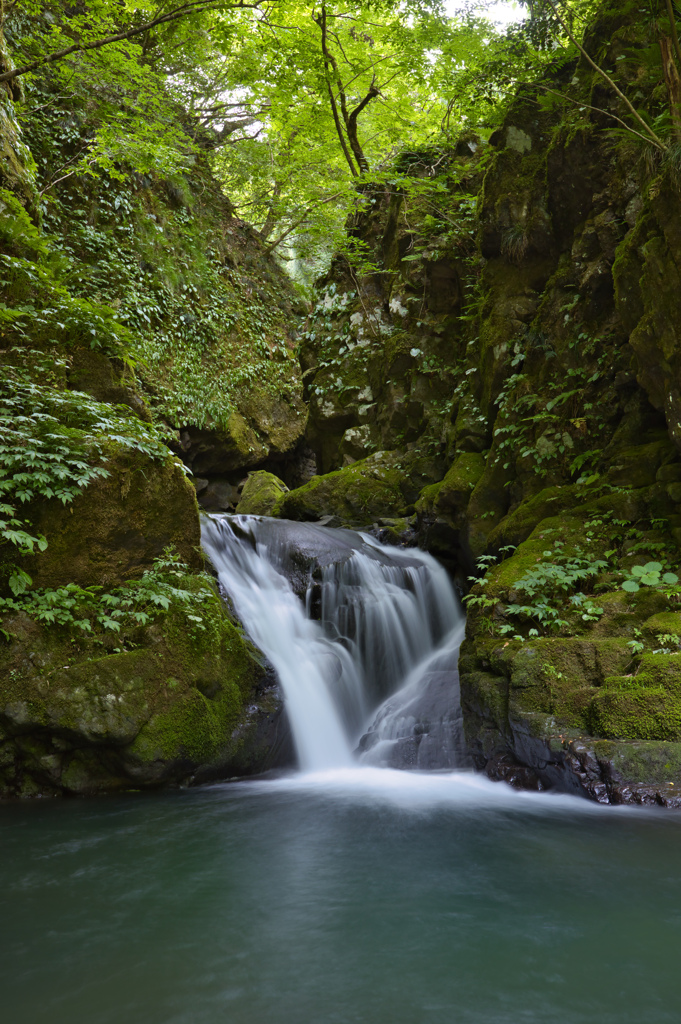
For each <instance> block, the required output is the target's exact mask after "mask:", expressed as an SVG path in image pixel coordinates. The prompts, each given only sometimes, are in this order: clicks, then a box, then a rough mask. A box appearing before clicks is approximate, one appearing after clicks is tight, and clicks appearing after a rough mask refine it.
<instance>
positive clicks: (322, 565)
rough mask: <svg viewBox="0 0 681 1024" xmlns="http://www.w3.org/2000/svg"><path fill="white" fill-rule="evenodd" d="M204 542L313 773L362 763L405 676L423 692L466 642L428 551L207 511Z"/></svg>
mask: <svg viewBox="0 0 681 1024" xmlns="http://www.w3.org/2000/svg"><path fill="white" fill-rule="evenodd" d="M202 542H203V546H204V548H205V550H206V552H207V554H208V555H209V557H210V559H211V561H212V563H213V565H214V566H215V569H216V570H217V572H218V576H219V580H220V584H221V585H222V587H223V589H224V591H225V592H226V593H227V594H228V596H229V598H230V599H231V601H232V603H233V605H234V608H235V610H236V612H237V614H238V616H239V618H240V619H241V621H242V622H243V624H244V626H245V628H246V630H247V632H248V633H249V635H250V636H251V638H252V639H253V641H254V643H255V644H256V645H257V646H258V647H259V648H260V650H262V651H263V653H264V654H265V655H266V656H267V658H268V659H269V661H270V662H271V663H272V665H273V666H274V669H275V671H276V673H277V676H278V678H279V681H280V683H281V686H282V690H283V693H284V698H285V702H286V710H287V713H288V717H289V721H290V724H291V730H292V733H293V738H294V742H295V745H296V750H297V753H298V759H299V763H300V767H301V769H302V770H303V771H307V772H312V771H314V772H319V771H325V770H328V769H332V768H342V767H348V766H350V765H352V763H353V760H354V759H353V755H352V750H353V748H354V747H355V746H356V743H357V740H358V739H359V736H360V735H361V733H362V731H363V729H364V728H365V727H366V726H367V724H368V719H369V716H370V715H371V712H372V711H373V710H374V709H375V708H376V707H377V705H378V704H379V703H380V702H381V700H384V699H385V698H386V697H388V696H389V695H390V694H392V693H395V692H396V691H398V690H400V689H401V688H403V687H404V686H405V684H406V685H407V694H408V695H413V691H414V687H415V686H417V685H418V678H419V673H420V674H421V675H423V673H424V671H425V670H426V669H427V667H428V664H429V663H430V662H431V661H432V660H433V658H434V657H436V656H437V654H438V653H441V652H449V653H450V654H451V651H452V645H453V644H454V643H456V646H457V647H458V642H459V641H460V632H461V623H462V621H463V616H462V613H461V611H460V609H459V607H458V604H457V601H456V598H455V596H454V592H453V590H452V586H451V584H450V582H449V579H448V577H447V574H446V573H445V571H444V569H443V568H442V567H441V566H440V565H438V563H437V562H436V561H435V560H434V559H433V558H431V557H430V556H429V555H427V554H425V553H424V552H421V551H416V550H413V549H409V550H407V551H404V550H402V549H399V548H389V547H384V546H383V545H379V544H377V543H376V542H375V541H374V540H373V539H372V538H370V537H368V536H366V535H363V534H355V533H353V532H352V531H347V530H329V529H328V528H325V527H319V526H316V525H314V524H300V523H295V524H294V523H287V522H285V521H283V522H279V521H276V520H267V519H263V518H261V517H257V516H207V517H204V524H203V530H202ZM289 580H293V581H294V585H295V587H296V590H297V591H298V593H296V592H295V591H294V588H293V586H292V585H291V582H289ZM301 598H304V600H303V599H301ZM312 615H314V616H315V618H311V616H312ZM457 697H458V694H457ZM402 724H403V726H404V722H403V723H402Z"/></svg>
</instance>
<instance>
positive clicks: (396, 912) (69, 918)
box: [0, 769, 681, 1024]
mask: <svg viewBox="0 0 681 1024" xmlns="http://www.w3.org/2000/svg"><path fill="white" fill-rule="evenodd" d="M0 894H1V895H0V913H1V915H2V917H1V920H2V940H1V941H2V949H1V950H0V952H1V956H0V1005H2V1019H3V1020H4V1021H6V1022H8V1024H42V1022H46V1024H47V1022H50V1024H67V1022H68V1024H81V1022H82V1024H114V1022H116V1024H121V1022H124V1024H223V1022H225V1024H227V1022H228V1024H326V1022H328V1024H350V1022H352V1024H355V1022H371V1024H407V1022H409V1024H415V1022H416V1024H422V1022H423V1024H469V1022H476V1024H502V1022H503V1024H525V1022H532V1024H535V1022H536V1024H547V1022H549V1021H554V1020H555V1021H565V1022H569V1024H582V1022H584V1024H586V1022H588V1024H610V1022H612V1024H629V1022H631V1024H657V1022H663V1021H664V1022H667V1021H669V1022H672V1021H673V1022H675V1024H678V1021H679V1020H681V985H680V984H679V962H680V955H681V815H678V816H677V815H675V814H673V813H670V812H667V813H664V812H647V811H640V810H639V811H634V810H619V809H615V808H598V807H595V806H593V805H590V804H587V803H586V802H581V801H577V800H573V799H571V798H556V797H551V796H546V795H530V794H517V793H514V792H513V791H511V790H509V789H507V788H506V787H505V786H502V785H500V784H497V785H495V784H492V783H487V782H486V781H484V780H481V779H478V778H476V777H473V776H466V775H461V776H456V775H454V776H452V775H444V774H443V775H431V776H428V775H406V774H404V773H397V772H390V771H381V770H380V769H376V770H373V769H362V770H357V771H353V770H349V771H341V772H335V773H332V774H329V775H325V776H316V777H300V776H299V777H293V778H290V779H280V780H274V781H268V782H244V783H238V784H231V785H229V784H228V785H222V786H215V787H211V788H206V789H200V790H190V791H185V792H177V793H165V794H159V795H152V796H148V795H146V796H145V795H131V796H125V797H116V798H110V799H101V800H92V801H79V802H75V801H74V802H56V801H55V802H50V803H33V804H30V805H5V806H3V807H2V809H1V810H0Z"/></svg>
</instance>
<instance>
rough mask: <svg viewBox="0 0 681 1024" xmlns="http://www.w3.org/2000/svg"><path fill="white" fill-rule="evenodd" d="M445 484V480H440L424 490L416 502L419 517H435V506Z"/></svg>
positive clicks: (428, 485)
mask: <svg viewBox="0 0 681 1024" xmlns="http://www.w3.org/2000/svg"><path fill="white" fill-rule="evenodd" d="M443 483H444V480H440V482H439V483H437V484H427V485H426V486H425V487H424V488H423V490H422V491H421V493H420V494H419V496H418V499H417V501H416V511H417V512H418V513H419V515H433V514H434V513H435V505H436V502H437V498H438V495H439V493H440V488H441V487H442V484H443Z"/></svg>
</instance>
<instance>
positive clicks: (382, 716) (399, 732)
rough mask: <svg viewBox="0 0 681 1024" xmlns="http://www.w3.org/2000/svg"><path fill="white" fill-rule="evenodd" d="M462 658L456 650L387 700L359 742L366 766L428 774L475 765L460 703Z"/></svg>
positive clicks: (437, 660) (441, 655)
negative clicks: (460, 665)
mask: <svg viewBox="0 0 681 1024" xmlns="http://www.w3.org/2000/svg"><path fill="white" fill-rule="evenodd" d="M458 656H459V651H458V647H456V648H454V649H453V650H450V651H449V652H444V653H442V654H440V655H438V656H437V657H436V658H434V659H433V660H432V661H431V663H430V664H429V665H428V667H427V668H426V670H425V671H424V672H422V673H419V675H418V676H417V677H416V678H415V679H413V680H412V681H411V682H409V683H407V685H406V686H405V687H404V689H402V690H400V691H399V692H398V693H396V694H393V696H392V697H389V698H388V700H387V701H386V702H385V703H384V704H383V706H382V707H381V708H380V709H379V711H378V713H377V715H376V717H375V719H374V721H373V723H372V724H371V726H370V728H369V730H368V732H366V733H365V735H364V736H362V738H361V740H360V742H359V747H358V752H359V754H360V757H361V760H362V761H363V762H364V763H365V764H375V765H384V766H386V767H388V768H399V769H420V770H426V771H427V770H432V769H435V770H437V769H442V768H467V767H471V766H472V760H471V756H470V753H469V751H468V746H467V743H466V737H465V735H464V727H463V714H462V711H461V706H460V704H459V673H458V668H457V662H458Z"/></svg>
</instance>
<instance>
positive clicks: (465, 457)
mask: <svg viewBox="0 0 681 1024" xmlns="http://www.w3.org/2000/svg"><path fill="white" fill-rule="evenodd" d="M632 10H633V9H632ZM646 31H648V29H646V28H645V27H644V28H642V27H641V23H640V22H639V21H638V20H637V18H636V17H635V16H634V14H633V13H632V11H626V10H624V9H623V8H622V5H620V4H605V5H604V8H603V13H602V15H601V17H600V19H599V20H598V21H597V23H596V24H595V25H594V26H593V28H592V30H591V32H590V33H589V34H588V35H587V39H586V44H585V45H586V46H587V49H588V50H589V52H590V53H592V54H593V56H594V57H595V58H596V59H597V60H598V61H600V62H601V64H602V65H603V66H607V67H611V66H615V64H616V62H618V61H619V59H620V58H622V61H621V62H620V65H618V66H621V68H622V71H621V75H622V76H623V80H624V81H625V85H626V90H627V92H628V94H630V95H631V96H632V97H634V98H635V101H636V103H637V104H638V105H642V104H643V105H647V109H648V110H649V111H650V113H651V116H653V115H655V114H657V113H659V112H660V111H662V110H663V109H664V104H665V102H666V101H665V98H664V94H663V92H660V72H659V69H657V70H656V69H655V68H652V66H651V65H649V64H648V65H644V64H642V63H641V62H640V61H639V62H637V60H636V54H637V53H639V52H640V51H641V48H642V47H646V46H648V47H649V46H651V45H655V40H654V39H653V38H652V37H651V39H648V38H644V36H645V32H646ZM642 33H643V35H642ZM3 54H4V56H3V58H2V59H3V60H5V61H6V60H8V59H9V58H8V57H7V54H6V52H5V51H3ZM632 55H633V56H632ZM550 90H552V92H551V91H550ZM555 93H557V94H558V97H556V96H555V95H554V94H555ZM560 96H564V97H566V99H567V102H566V103H563V102H561V100H560ZM19 99H20V97H18V96H10V95H9V93H8V92H7V91H5V94H4V95H3V99H2V104H1V105H0V119H2V120H1V124H0V128H1V134H2V144H1V147H0V186H1V188H2V191H0V260H1V261H2V267H3V274H2V280H1V282H0V301H1V302H2V305H1V306H0V316H1V317H2V320H1V322H0V330H1V333H2V342H3V344H2V352H1V353H0V359H1V360H2V368H3V372H2V378H1V380H0V386H1V387H2V407H1V408H0V416H2V424H1V426H2V431H3V434H2V445H3V448H2V453H3V460H4V461H3V462H2V467H1V469H0V471H1V473H2V475H1V476H0V481H1V483H2V488H3V494H4V501H5V502H6V505H5V506H4V508H5V511H4V516H5V518H4V520H3V522H4V525H3V527H2V530H3V533H2V543H1V544H0V559H2V570H3V575H2V579H1V581H0V598H2V601H3V605H2V611H3V616H2V629H3V633H2V637H3V639H2V640H1V641H0V660H1V662H2V673H3V680H4V681H3V690H2V701H0V729H1V737H2V739H1V743H0V793H3V794H5V795H24V796H28V795H34V794H38V793H87V792H95V791H99V790H103V789H111V788H121V787H122V788H129V787H131V786H133V787H136V786H138V787H142V786H151V785H159V784H161V783H170V782H175V783H176V782H186V781H191V780H200V779H204V778H210V777H217V776H219V775H222V776H224V775H228V774H237V773H240V772H244V771H250V770H259V769H262V768H263V767H267V766H269V765H271V764H276V763H278V761H280V760H282V759H283V760H288V761H290V759H291V752H290V749H287V747H286V744H285V737H284V730H283V729H282V721H281V701H280V697H279V693H278V689H277V687H276V685H275V684H274V681H273V678H272V674H271V672H270V670H269V668H268V666H267V665H265V664H264V663H263V660H262V658H261V657H260V656H259V655H258V652H256V651H255V650H254V649H253V647H252V646H251V645H250V644H249V642H248V641H247V640H246V639H245V638H244V636H243V633H242V632H241V630H240V627H239V626H238V624H237V623H235V622H234V621H233V619H232V617H231V615H230V612H229V609H228V608H227V607H226V606H225V605H224V604H223V603H222V602H221V601H220V599H219V597H218V594H217V591H216V589H215V584H214V581H213V579H212V578H211V577H210V576H208V575H205V574H204V573H203V572H202V561H201V556H200V553H199V549H198V543H199V509H198V505H197V494H198V498H199V500H200V502H201V504H202V505H203V506H204V508H207V509H210V510H230V509H233V508H235V507H236V508H238V510H239V511H240V512H245V513H256V514H258V513H260V514H267V515H277V516H281V517H285V518H288V519H293V520H310V521H312V520H324V521H325V522H327V523H330V524H332V525H348V526H353V527H358V526H359V527H363V528H367V529H370V530H372V531H373V532H374V533H375V534H376V535H377V536H379V537H381V538H382V539H385V540H390V541H392V542H393V543H398V544H405V545H408V544H415V543H418V544H419V545H421V546H422V547H424V548H425V549H427V550H429V551H430V552H432V553H434V554H435V555H437V557H438V558H439V559H440V560H441V561H442V562H443V563H444V564H445V565H447V566H448V568H450V569H451V571H452V573H453V574H454V576H455V578H456V579H457V580H458V583H459V587H460V590H461V592H462V594H463V593H466V594H468V595H469V599H468V602H467V608H468V626H467V636H466V640H465V642H464V645H463V647H462V650H461V659H460V677H461V694H462V703H463V712H464V722H465V729H466V736H467V742H468V745H469V748H470V751H471V753H472V756H473V759H474V761H475V764H476V766H477V767H478V768H479V769H481V770H484V771H486V772H487V773H488V775H490V777H492V778H496V779H506V780H508V781H510V782H512V783H514V784H516V785H522V786H529V787H535V788H541V787H545V786H557V787H559V788H562V789H564V790H568V791H573V792H578V793H582V794H584V795H587V796H589V797H592V798H595V799H598V800H602V801H611V802H632V801H634V802H644V803H649V802H656V803H663V804H667V805H677V804H678V803H679V798H678V797H677V796H676V790H677V789H681V657H680V656H679V653H680V652H681V611H679V596H678V592H677V591H678V586H677V582H678V580H677V578H678V576H681V572H679V561H680V558H681V556H680V555H679V546H680V545H681V458H680V457H679V449H680V448H681V426H680V425H679V424H680V421H681V416H680V415H679V412H680V409H679V406H680V402H681V366H680V364H679V352H680V351H681V348H680V346H679V339H678V338H677V330H678V328H677V325H678V324H679V323H681V305H680V303H681V290H680V288H679V267H680V266H681V234H680V233H679V227H678V225H679V223H681V221H680V217H679V215H680V213H681V209H680V205H681V201H680V200H681V191H680V188H681V187H680V185H679V179H678V171H677V169H676V167H675V164H674V161H673V160H671V159H667V158H664V159H663V158H660V157H657V156H656V155H655V154H654V153H653V152H651V150H650V148H649V147H646V146H644V145H642V144H641V143H640V142H638V141H637V140H636V139H634V138H633V137H632V136H631V135H627V134H626V133H625V134H622V133H619V134H617V133H613V131H612V126H613V121H612V119H611V118H609V117H608V113H610V114H615V113H618V112H621V111H620V107H619V106H618V101H617V98H616V96H615V95H614V94H613V93H612V92H611V91H610V90H609V88H608V87H607V85H606V84H605V83H604V82H603V80H602V78H601V77H599V76H598V74H596V72H594V70H593V68H591V67H590V66H589V65H588V64H587V63H586V62H585V61H584V60H580V61H575V62H572V63H571V64H567V65H565V64H564V65H563V66H562V68H561V69H560V70H559V71H556V73H555V74H554V76H553V77H551V78H547V79H545V80H544V81H542V82H538V83H536V84H535V85H531V86H525V87H523V89H522V90H521V91H520V92H519V94H518V95H517V97H516V98H515V100H514V102H513V104H512V105H511V107H510V109H509V111H508V115H507V117H506V120H505V123H504V124H503V125H502V126H501V127H500V128H499V129H498V130H497V131H495V132H494V134H493V135H492V136H491V138H490V139H489V140H488V141H483V140H481V139H479V138H476V137H474V136H472V135H464V136H462V137H461V138H459V139H458V141H457V142H456V143H455V144H454V145H452V146H451V147H450V148H448V149H447V150H440V149H438V150H437V151H436V150H432V149H428V148H424V149H423V150H421V151H418V152H413V153H405V154H402V156H401V157H400V158H399V160H398V162H397V164H396V166H395V169H394V176H392V179H391V178H390V176H389V178H388V180H387V181H384V182H382V183H381V184H380V185H378V184H377V185H374V186H371V187H370V188H367V190H366V191H365V196H364V198H365V200H366V202H365V209H364V212H363V213H360V214H358V215H356V217H355V218H354V220H353V221H352V222H351V223H350V224H349V225H348V231H349V234H350V236H351V237H352V239H353V240H354V242H355V243H356V246H359V247H360V248H361V249H362V252H363V254H364V259H363V263H362V264H358V263H353V264H350V263H349V262H348V261H347V260H346V259H345V258H344V257H341V256H339V257H337V258H336V259H335V260H334V262H333V264H332V267H331V270H330V272H329V274H328V275H327V277H326V279H325V280H324V281H323V282H321V283H320V291H319V300H318V302H317V303H316V305H315V307H314V310H313V311H312V313H311V314H310V315H309V316H307V313H306V310H305V309H304V308H303V307H302V306H301V305H300V304H299V303H298V301H297V300H296V298H295V296H294V294H293V291H292V289H291V287H290V286H289V284H288V283H287V281H286V279H285V277H284V275H283V274H282V272H281V271H280V269H279V268H278V267H277V266H276V264H275V263H274V262H273V261H272V260H271V259H270V258H268V257H267V256H266V255H265V253H264V251H263V247H262V245H261V244H260V242H259V240H258V238H257V236H256V234H255V233H254V232H253V231H252V230H251V229H250V228H249V227H248V226H247V225H245V224H244V223H243V222H241V221H240V220H239V219H238V218H237V217H235V215H234V213H233V210H232V209H231V206H230V204H229V202H228V201H227V200H226V199H225V197H224V196H223V195H222V193H221V192H220V190H219V188H218V186H217V184H216V182H215V181H214V180H213V178H212V177H211V174H210V171H209V169H208V166H207V165H206V164H202V163H199V164H197V165H196V166H195V167H194V169H193V171H192V173H191V174H188V175H187V174H185V175H180V176H178V177H177V178H176V179H171V178H168V179H166V178H163V179H161V178H155V177H154V176H153V175H149V176H145V175H136V174H132V173H130V174H128V175H127V176H125V177H124V180H121V179H120V178H116V179H113V178H112V179H111V180H107V179H106V178H104V179H101V178H100V179H97V180H96V181H94V180H90V179H87V178H86V179H84V180H79V183H78V184H76V183H75V182H74V180H73V179H69V180H67V181H64V182H63V183H61V184H59V185H55V186H54V187H53V188H52V187H51V188H50V189H49V190H48V191H47V192H46V193H44V194H43V195H42V196H40V195H39V192H40V188H39V187H38V184H37V182H38V179H39V178H40V180H46V178H45V175H46V171H45V168H46V167H47V168H48V169H49V168H56V167H58V166H60V161H61V162H64V160H66V159H68V157H69V154H70V152H71V149H70V147H73V146H74V145H76V144H77V143H76V142H75V141H74V140H77V138H78V131H79V116H80V115H79V109H78V106H77V105H76V106H75V107H73V106H69V109H68V110H67V109H66V108H64V109H62V108H61V107H60V106H59V104H57V103H55V104H52V105H51V106H48V107H47V108H46V112H45V114H44V120H43V121H41V120H39V119H38V120H35V119H33V120H32V121H31V126H32V127H31V128H30V129H29V127H28V126H27V127H26V129H25V130H24V131H23V133H22V129H21V127H20V125H19V122H18V119H17V111H18V110H19V106H18V105H17V104H18V101H19ZM38 168H40V171H39V173H38ZM297 325H301V328H302V340H301V342H300V347H299V350H298V352H297V351H296V337H295V330H296V327H297ZM298 354H299V357H300V366H299V365H298ZM311 452H312V453H314V457H315V459H316V469H317V473H316V474H314V475H312V474H313V473H314V466H311V459H310V453H311ZM183 466H184V467H185V469H186V468H189V469H191V470H192V472H193V476H190V477H189V478H188V477H187V476H186V475H185V472H184V470H183ZM249 474H250V475H249ZM189 481H191V482H189ZM43 548H44V550H41V549H43ZM27 580H28V582H27Z"/></svg>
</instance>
